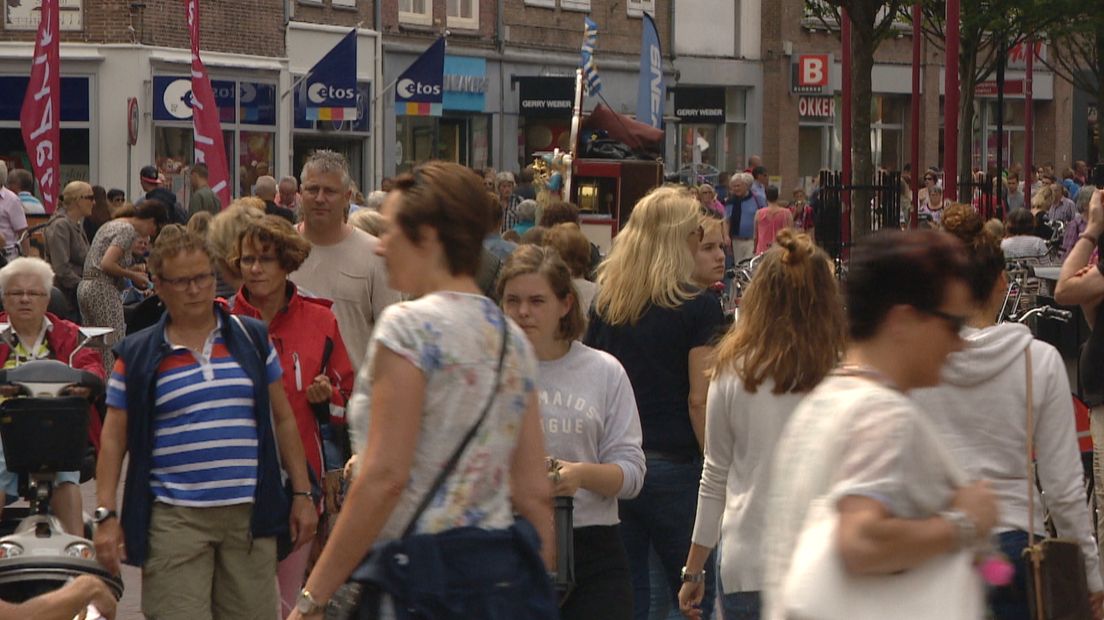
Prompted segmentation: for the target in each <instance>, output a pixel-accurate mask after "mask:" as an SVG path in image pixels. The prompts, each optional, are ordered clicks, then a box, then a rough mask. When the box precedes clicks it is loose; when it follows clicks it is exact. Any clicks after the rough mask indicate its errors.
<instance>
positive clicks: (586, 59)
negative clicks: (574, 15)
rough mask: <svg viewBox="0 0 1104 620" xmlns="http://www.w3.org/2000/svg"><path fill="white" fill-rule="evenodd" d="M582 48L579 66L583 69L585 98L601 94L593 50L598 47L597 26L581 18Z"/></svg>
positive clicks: (587, 18) (592, 21) (591, 21)
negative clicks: (585, 89)
mask: <svg viewBox="0 0 1104 620" xmlns="http://www.w3.org/2000/svg"><path fill="white" fill-rule="evenodd" d="M583 20H584V21H583V48H582V50H581V51H580V54H581V58H580V60H579V65H580V66H581V67H582V68H583V81H584V82H585V83H586V88H587V96H589V97H593V96H595V95H597V94H598V93H600V92H602V79H601V78H600V77H598V65H596V64H594V49H595V48H596V47H597V46H598V24H597V23H595V22H594V20H592V19H591V18H589V17H584V18H583Z"/></svg>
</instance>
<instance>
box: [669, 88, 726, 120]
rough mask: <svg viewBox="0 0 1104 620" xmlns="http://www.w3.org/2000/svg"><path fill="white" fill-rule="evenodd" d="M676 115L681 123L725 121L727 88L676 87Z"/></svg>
mask: <svg viewBox="0 0 1104 620" xmlns="http://www.w3.org/2000/svg"><path fill="white" fill-rule="evenodd" d="M675 116H677V117H678V119H679V122H680V123H709V124H713V125H720V124H723V123H724V122H725V89H724V88H709V87H685V86H682V87H679V88H676V89H675Z"/></svg>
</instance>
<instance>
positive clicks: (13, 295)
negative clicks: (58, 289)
mask: <svg viewBox="0 0 1104 620" xmlns="http://www.w3.org/2000/svg"><path fill="white" fill-rule="evenodd" d="M46 296H47V293H44V292H42V291H23V290H19V289H16V290H14V291H4V297H7V298H9V299H19V298H20V297H26V298H28V299H38V298H42V297H46Z"/></svg>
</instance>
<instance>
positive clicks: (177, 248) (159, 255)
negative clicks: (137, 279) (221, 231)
mask: <svg viewBox="0 0 1104 620" xmlns="http://www.w3.org/2000/svg"><path fill="white" fill-rule="evenodd" d="M184 252H203V253H204V254H206V255H207V259H208V260H210V258H211V251H210V249H208V247H207V241H206V240H205V239H204V238H203V237H200V236H199V235H197V234H194V233H192V232H189V231H188V229H186V228H184V227H183V226H181V225H180V224H169V225H168V226H165V227H164V228H162V229H161V232H160V234H158V235H157V241H155V242H154V244H153V249H152V250H150V255H149V258H148V259H146V268H147V269H149V272H150V274H152V275H153V276H154V277H157V278H160V277H161V269H162V268H163V267H164V266H165V261H166V260H168V259H170V258H174V257H176V256H177V255H179V254H183V253H184Z"/></svg>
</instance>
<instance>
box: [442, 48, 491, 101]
mask: <svg viewBox="0 0 1104 620" xmlns="http://www.w3.org/2000/svg"><path fill="white" fill-rule="evenodd" d="M444 87H445V96H444V98H443V99H442V103H443V104H444V105H443V107H444V109H446V110H464V111H466V112H482V111H483V106H484V103H485V99H486V93H487V59H486V58H468V57H465V56H445V80H444Z"/></svg>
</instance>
